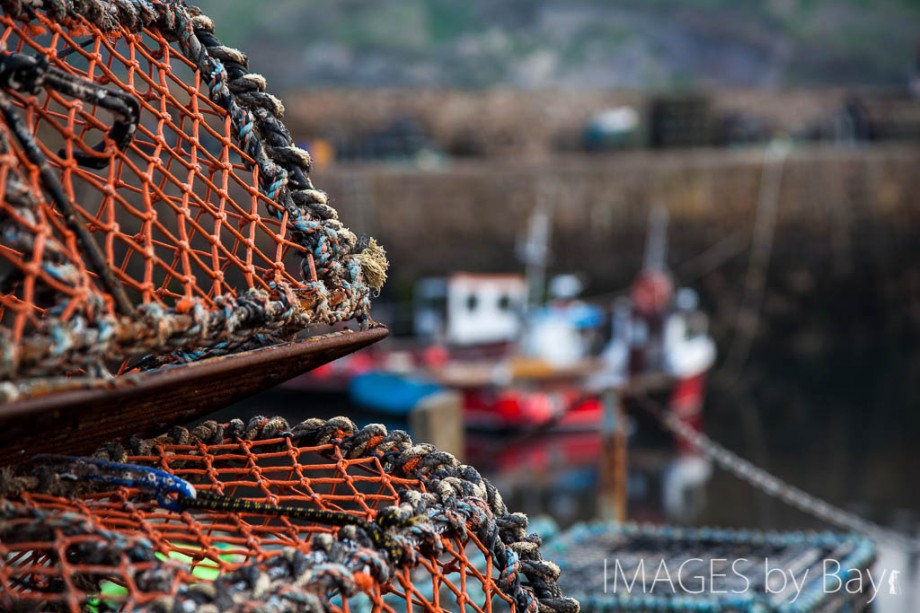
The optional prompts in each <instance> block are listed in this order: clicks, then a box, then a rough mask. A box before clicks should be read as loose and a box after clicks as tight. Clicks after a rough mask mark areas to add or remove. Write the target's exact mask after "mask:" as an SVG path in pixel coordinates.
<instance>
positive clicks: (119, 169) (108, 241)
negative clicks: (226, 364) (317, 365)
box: [0, 0, 386, 379]
mask: <svg viewBox="0 0 920 613" xmlns="http://www.w3.org/2000/svg"><path fill="white" fill-rule="evenodd" d="M0 8H2V12H0V24H2V26H3V33H2V35H0V111H2V116H3V121H2V123H0V195H2V202H0V234H2V237H3V238H2V242H0V346H2V350H0V379H3V378H7V379H9V378H14V377H18V376H40V375H49V374H63V373H65V372H71V371H75V370H80V369H82V370H84V371H89V372H90V373H91V374H100V373H104V372H106V368H113V369H120V370H122V371H123V370H125V368H126V365H128V364H129V362H128V361H129V360H131V359H132V358H137V357H139V356H142V355H152V356H154V359H148V360H147V361H146V362H143V364H144V365H145V366H147V365H157V364H161V363H163V362H164V361H176V360H180V361H181V360H188V359H197V358H200V357H203V356H207V355H211V354H213V353H215V352H226V351H228V350H233V349H236V348H240V347H245V346H251V345H253V344H264V343H266V342H270V341H272V340H277V339H284V338H289V337H291V336H292V335H293V334H294V333H296V332H298V331H300V330H302V329H304V328H305V327H307V326H310V325H313V324H319V323H325V324H330V323H334V322H338V321H344V320H349V319H356V320H358V321H359V322H361V323H365V322H367V321H368V309H369V297H370V294H371V293H372V292H373V291H374V290H378V289H379V288H380V286H381V285H382V283H383V281H384V279H385V270H386V260H385V257H384V254H383V251H382V249H380V247H378V246H377V245H376V243H375V242H374V241H373V240H372V239H371V240H370V241H368V242H366V243H364V244H360V243H362V241H359V240H358V238H357V237H356V236H355V234H354V233H352V232H351V231H349V230H348V229H347V228H345V227H344V226H343V225H342V223H341V222H340V221H339V220H338V218H337V214H336V211H335V210H334V209H333V208H332V207H330V206H329V203H328V198H327V196H326V195H325V194H324V193H323V192H321V191H319V190H317V189H316V188H315V187H314V186H313V184H312V182H311V181H310V178H309V176H308V173H309V170H310V163H311V161H310V156H309V154H308V153H307V152H306V151H304V150H302V149H299V148H297V147H296V146H295V145H294V144H293V143H292V141H291V137H290V134H289V132H288V131H287V129H286V128H285V126H284V124H283V123H282V121H281V117H282V114H283V111H284V109H283V106H282V104H281V102H280V101H279V100H278V99H277V98H275V97H274V96H272V95H271V94H269V93H267V92H266V84H265V81H264V79H263V78H262V77H261V76H259V75H255V74H251V73H249V71H248V67H247V58H246V56H245V55H243V54H242V53H240V52H239V51H236V50H234V49H230V48H228V47H225V46H223V45H221V43H220V41H219V40H218V39H217V38H216V37H215V35H214V33H213V29H214V28H213V24H212V23H211V21H210V20H209V19H208V18H207V17H206V16H204V15H202V14H201V13H200V12H199V11H198V10H197V9H195V8H193V7H188V6H186V5H185V3H184V2H181V1H179V0H80V1H77V0H29V1H21V0H2V1H0Z"/></svg>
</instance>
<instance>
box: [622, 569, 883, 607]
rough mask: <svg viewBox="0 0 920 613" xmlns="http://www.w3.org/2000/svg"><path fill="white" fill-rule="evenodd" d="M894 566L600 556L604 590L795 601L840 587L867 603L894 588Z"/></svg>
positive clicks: (832, 591)
mask: <svg viewBox="0 0 920 613" xmlns="http://www.w3.org/2000/svg"><path fill="white" fill-rule="evenodd" d="M899 575H900V571H898V570H891V569H880V570H876V571H875V573H873V572H872V571H871V570H869V569H865V568H844V567H843V566H842V565H841V564H840V562H839V561H837V560H833V559H826V560H823V561H822V564H821V565H820V566H812V567H808V568H800V569H790V568H783V567H781V566H778V565H774V564H772V563H771V561H770V559H769V558H765V559H764V560H763V563H762V564H760V563H759V561H758V560H749V559H748V558H738V559H735V560H729V559H727V558H711V559H706V560H704V559H701V558H688V559H686V560H684V561H682V562H680V563H678V562H676V561H675V560H660V559H659V560H656V561H655V562H653V563H648V564H647V563H646V561H645V560H639V561H638V563H637V564H636V563H633V564H628V565H626V567H625V568H624V565H623V564H621V562H620V560H619V559H617V560H614V561H613V563H612V564H610V563H608V561H607V560H604V593H607V592H608V591H609V592H619V593H623V592H626V593H629V594H714V595H718V594H733V595H740V594H751V595H753V594H754V593H757V592H759V593H761V594H765V595H776V594H786V596H787V599H788V600H787V601H788V602H795V601H796V600H798V599H799V597H800V596H801V595H802V593H803V591H804V590H805V589H806V588H807V589H814V590H820V591H822V592H824V593H826V594H831V593H839V592H846V593H848V594H859V593H868V595H869V599H868V602H869V603H872V602H873V601H874V600H875V598H876V597H877V596H878V593H879V590H881V589H885V590H887V591H888V592H889V593H891V594H898V593H900V586H899V585H898V580H899Z"/></svg>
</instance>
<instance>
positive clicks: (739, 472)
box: [635, 397, 920, 553]
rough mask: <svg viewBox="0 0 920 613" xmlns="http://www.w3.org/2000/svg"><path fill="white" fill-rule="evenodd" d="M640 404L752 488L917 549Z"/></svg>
mask: <svg viewBox="0 0 920 613" xmlns="http://www.w3.org/2000/svg"><path fill="white" fill-rule="evenodd" d="M635 400H637V401H638V404H639V406H641V407H642V409H643V410H645V411H646V412H647V413H649V414H650V415H652V416H653V417H654V418H655V419H656V420H658V422H659V423H660V424H661V426H662V427H663V428H664V429H665V430H667V431H669V432H671V433H672V434H674V435H675V436H677V437H679V438H681V439H683V440H685V441H687V442H688V443H690V444H691V445H693V446H694V447H695V448H696V449H698V450H699V451H701V452H702V453H703V454H704V455H705V456H706V457H708V458H709V459H711V460H713V461H714V462H715V463H716V464H718V465H719V466H720V467H722V468H723V469H724V470H726V471H728V472H730V473H732V474H733V475H735V476H736V477H737V478H739V479H741V480H742V481H746V482H747V483H749V484H750V485H752V486H753V487H754V488H755V489H758V490H760V491H762V492H764V493H765V494H767V495H768V496H771V497H773V498H777V499H779V500H781V501H783V502H785V503H786V504H788V505H789V506H791V507H794V508H796V509H799V510H800V511H803V512H805V513H807V514H809V515H811V516H813V517H816V518H818V519H820V520H822V521H825V522H827V523H829V524H833V525H835V526H840V527H842V528H846V529H848V530H852V531H854V532H859V533H862V534H865V535H866V536H868V537H869V538H871V539H873V540H875V541H883V542H887V543H891V544H893V545H896V546H897V547H900V548H902V549H904V550H905V551H907V552H909V553H916V552H920V539H916V538H912V537H910V536H906V535H904V534H900V533H897V532H894V531H892V530H889V529H887V528H884V527H882V526H880V525H879V524H876V523H875V522H872V521H869V520H867V519H864V518H862V517H860V516H858V515H856V514H855V513H850V512H849V511H845V510H843V509H841V508H840V507H836V506H834V505H832V504H830V503H829V502H826V501H824V500H822V499H820V498H818V497H817V496H813V495H812V494H809V493H808V492H806V491H804V490H802V489H800V488H798V487H796V486H794V485H791V484H789V483H786V482H785V481H783V480H782V479H780V478H778V477H776V476H774V475H772V474H770V473H769V472H767V471H766V470H764V469H762V468H760V467H758V466H755V465H754V464H752V463H751V462H749V461H748V460H745V459H744V458H742V457H741V456H739V455H738V454H736V453H734V452H733V451H729V450H728V449H726V448H725V447H724V446H722V445H721V444H719V443H717V442H716V441H714V440H712V439H711V438H710V437H708V436H706V435H705V434H703V433H702V432H698V431H697V430H695V429H693V428H692V427H691V426H690V425H688V424H687V423H685V422H683V421H682V420H681V419H680V417H678V416H677V415H676V414H674V413H672V412H671V411H667V410H664V409H662V408H661V407H660V406H658V405H657V404H655V403H654V402H653V401H652V400H650V399H649V398H647V397H636V398H635Z"/></svg>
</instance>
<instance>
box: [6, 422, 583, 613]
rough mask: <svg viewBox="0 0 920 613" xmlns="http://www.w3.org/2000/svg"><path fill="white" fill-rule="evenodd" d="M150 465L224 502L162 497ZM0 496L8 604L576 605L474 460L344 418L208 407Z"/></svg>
mask: <svg viewBox="0 0 920 613" xmlns="http://www.w3.org/2000/svg"><path fill="white" fill-rule="evenodd" d="M68 460H69V461H71V462H73V464H71V466H70V467H68V466H67V465H66V461H68ZM146 467H150V468H146ZM144 470H147V471H148V472H147V476H145V475H144ZM132 471H133V472H132ZM87 475H96V476H97V477H98V478H86V477H87ZM150 475H153V477H150V478H148V476H150ZM129 476H130V478H129ZM164 476H166V477H164ZM161 478H168V479H170V480H180V481H181V482H183V483H186V484H188V486H189V487H191V488H193V492H199V496H202V497H204V496H208V495H209V496H210V498H209V499H210V500H219V501H223V502H222V504H215V505H211V504H210V503H207V502H202V503H201V504H197V505H195V508H186V509H181V508H180V509H178V510H172V509H171V508H170V507H171V505H172V502H165V503H164V500H163V499H162V498H161V499H160V500H159V502H158V501H157V495H156V494H155V493H154V492H152V491H151V488H153V489H156V488H157V487H161V485H153V486H151V483H152V482H158V481H159V480H160V479H161ZM160 494H162V495H163V497H168V494H165V493H164V492H160ZM0 496H2V501H0V559H2V560H3V562H2V563H0V589H2V596H0V605H2V606H3V607H4V608H15V607H25V608H29V607H32V608H42V609H43V610H73V611H77V610H85V609H86V608H91V609H94V610H106V609H110V608H122V609H125V610H135V609H146V610H151V611H175V610H207V609H205V608H204V607H210V610H279V611H288V610H293V611H372V610H373V611H404V610H409V609H411V608H412V607H420V608H421V610H426V611H429V610H430V611H493V610H515V611H538V610H539V611H566V612H573V611H577V610H578V605H577V603H576V602H575V601H573V600H571V599H567V598H565V597H564V596H563V595H562V594H561V592H560V591H559V588H558V587H557V586H556V579H557V578H558V575H559V569H558V567H557V566H556V565H554V564H552V563H551V562H548V561H546V560H543V559H542V557H541V554H540V544H541V543H540V539H539V537H537V536H536V535H529V534H528V533H527V531H526V528H527V518H526V517H524V516H523V515H520V514H514V513H509V512H508V510H507V508H506V507H505V505H504V503H503V502H502V499H501V496H500V495H499V494H498V492H497V491H496V490H495V488H494V487H493V486H492V485H491V484H490V483H489V482H488V481H486V480H485V479H483V478H482V477H481V476H480V475H479V473H478V472H477V471H476V470H475V469H474V468H472V467H470V466H464V465H461V464H460V463H459V462H458V461H457V460H456V459H455V458H454V457H453V456H451V455H450V454H447V453H444V452H440V451H437V450H436V449H434V448H433V447H432V446H430V445H424V444H421V445H419V444H413V443H412V441H411V440H410V439H409V437H408V436H407V435H406V434H405V433H404V432H401V431H394V432H388V431H387V430H386V429H385V428H384V427H383V426H379V425H371V426H367V427H364V428H361V429H358V428H356V427H355V425H354V424H353V423H352V422H351V421H350V420H348V419H346V418H336V419H332V420H328V421H324V420H319V419H311V420H307V421H305V422H302V423H300V424H297V425H294V426H293V427H291V426H290V425H289V424H288V423H287V422H285V421H284V420H283V419H280V418H274V419H265V418H261V417H257V418H253V419H252V420H250V421H249V422H248V423H246V424H244V423H243V422H242V421H239V420H234V421H231V422H229V423H228V424H225V425H221V424H217V423H215V422H206V423H204V424H202V425H201V426H199V427H197V428H195V429H194V430H192V431H188V430H186V429H184V428H175V429H173V431H172V432H171V433H170V434H168V435H164V436H162V437H159V438H156V439H139V438H135V439H132V440H129V441H127V443H126V444H121V443H113V444H109V445H105V446H103V447H102V448H100V449H99V450H98V451H97V453H96V454H95V455H94V456H93V457H92V458H87V459H62V458H60V457H56V458H55V457H49V458H36V459H35V460H34V461H33V462H30V463H27V464H23V465H21V466H20V467H19V468H18V469H17V470H16V471H6V472H4V473H3V475H2V482H0ZM168 500H172V501H173V502H175V500H174V499H171V498H168ZM178 500H179V502H180V503H181V500H182V498H181V496H180V498H179V499H178ZM228 501H229V502H228ZM230 504H232V505H233V506H234V509H236V510H232V511H227V510H226V506H227V505H230ZM244 509H245V510H244ZM272 509H302V510H303V512H296V511H292V512H282V513H273V512H271V510H272ZM346 516H347V517H351V518H353V520H352V521H342V518H343V517H346ZM383 519H388V521H382V520H383ZM389 520H392V521H389ZM376 530H383V531H385V538H380V537H379V536H375V531H376Z"/></svg>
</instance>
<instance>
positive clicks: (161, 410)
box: [0, 326, 389, 466]
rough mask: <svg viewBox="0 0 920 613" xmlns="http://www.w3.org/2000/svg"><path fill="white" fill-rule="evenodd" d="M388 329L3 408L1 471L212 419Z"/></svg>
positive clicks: (41, 394)
mask: <svg viewBox="0 0 920 613" xmlns="http://www.w3.org/2000/svg"><path fill="white" fill-rule="evenodd" d="M387 334H389V331H388V330H387V329H386V328H385V327H382V326H380V327H375V328H371V329H369V330H360V331H356V332H351V331H346V332H335V333H331V334H325V335H322V336H316V337H312V338H308V339H304V340H300V341H295V342H292V343H286V344H283V345H275V346H272V347H265V348H262V349H255V350H252V351H246V352H243V353H238V354H233V355H228V356H222V357H217V358H211V359H207V360H202V361H200V362H194V363H191V364H185V365H182V366H181V367H172V368H164V369H161V370H158V371H152V372H149V373H143V374H136V375H126V376H123V377H118V378H116V379H114V380H110V381H107V382H102V383H100V385H99V386H98V387H94V388H92V389H82V390H71V391H65V392H57V393H48V392H49V390H39V389H37V390H36V393H35V395H34V396H33V397H31V398H27V399H24V400H18V401H15V402H12V403H8V404H5V405H0V466H2V465H7V464H13V463H16V462H18V461H21V460H23V459H25V458H28V457H31V456H32V455H34V454H37V453H65V454H85V453H89V452H92V451H93V450H94V449H95V448H96V447H97V446H98V445H99V444H100V443H102V442H104V441H107V440H111V439H114V438H118V437H122V436H128V435H131V434H138V435H141V436H149V435H153V434H158V433H160V432H163V431H165V430H166V429H168V428H169V427H170V426H173V425H175V424H181V423H184V422H188V421H189V420H192V419H195V418H196V417H200V416H202V415H206V414H208V413H210V412H213V411H215V410H217V409H220V408H222V407H224V406H227V405H229V404H232V403H233V402H236V401H238V400H241V399H242V398H245V397H247V396H250V395H252V394H255V393H257V392H260V391H263V390H265V389H268V388H270V387H273V386H275V385H277V384H279V383H281V382H283V381H286V380H288V379H291V378H293V377H295V376H297V375H300V374H303V373H305V372H307V371H308V370H312V369H313V368H316V367H317V366H321V365H323V364H325V363H327V362H330V361H332V360H335V359H337V358H340V357H342V356H344V355H347V354H349V353H352V352H354V351H357V350H358V349H361V348H363V347H366V346H368V345H370V344H372V343H375V342H377V341H379V340H381V339H383V338H385V337H386V336H387Z"/></svg>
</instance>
